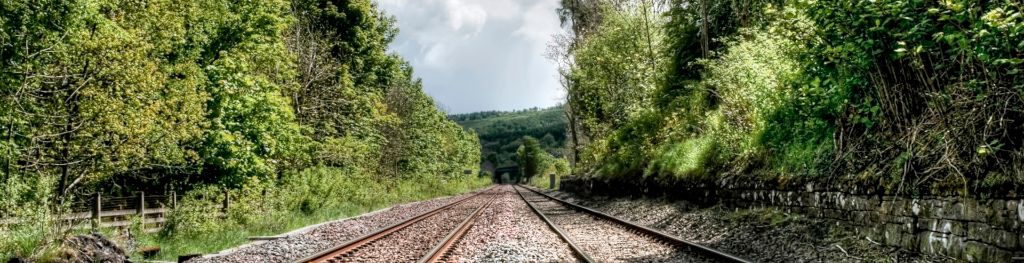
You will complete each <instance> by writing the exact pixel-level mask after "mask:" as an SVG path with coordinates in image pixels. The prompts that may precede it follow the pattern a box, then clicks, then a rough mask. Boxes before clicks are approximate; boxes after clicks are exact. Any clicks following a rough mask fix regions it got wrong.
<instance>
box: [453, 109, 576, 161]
mask: <svg viewBox="0 0 1024 263" xmlns="http://www.w3.org/2000/svg"><path fill="white" fill-rule="evenodd" d="M449 118H450V119H452V120H454V121H456V122H458V123H459V125H462V126H463V127H465V128H466V129H469V130H474V131H476V133H477V134H478V135H479V136H480V144H481V146H482V149H481V154H482V156H483V159H481V160H480V166H481V167H482V168H483V169H487V170H492V171H493V170H494V169H496V168H500V167H508V166H515V165H517V164H518V163H517V162H516V150H517V149H518V148H519V146H520V145H522V143H523V141H522V138H523V136H531V137H533V138H538V139H539V140H540V147H541V148H543V149H544V151H547V152H548V153H550V154H551V155H553V156H556V157H562V156H564V151H565V146H566V138H565V127H566V125H567V124H566V118H565V111H564V108H563V107H562V106H556V107H551V108H547V109H536V108H534V109H527V110H522V111H511V112H501V111H483V112H474V113H465V114H455V115H451V116H449Z"/></svg>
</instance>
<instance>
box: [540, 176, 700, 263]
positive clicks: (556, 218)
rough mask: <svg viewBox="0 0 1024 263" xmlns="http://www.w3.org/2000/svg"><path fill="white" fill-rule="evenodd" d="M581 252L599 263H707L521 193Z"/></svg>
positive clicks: (578, 212)
mask: <svg viewBox="0 0 1024 263" xmlns="http://www.w3.org/2000/svg"><path fill="white" fill-rule="evenodd" d="M521 193H522V194H523V196H524V197H526V200H527V201H529V202H531V203H533V206H534V207H536V208H537V210H539V211H540V212H541V213H543V214H544V215H546V216H547V217H548V219H550V220H551V222H552V223H554V224H555V225H557V226H558V227H560V228H561V229H562V231H564V233H565V234H566V235H567V236H568V237H569V239H570V240H573V242H575V243H576V245H577V246H579V247H580V249H582V250H583V252H585V253H587V254H589V255H590V256H591V257H592V258H593V259H594V260H596V261H599V262H708V259H705V258H702V257H700V256H697V255H694V254H690V253H687V252H686V251H684V250H681V249H678V248H676V247H673V246H671V245H668V244H665V243H663V242H661V241H659V240H657V239H655V238H653V237H651V236H647V235H643V234H640V233H638V232H635V231H634V230H631V229H627V228H626V226H623V225H620V224H618V223H614V222H612V221H608V220H604V219H600V218H597V217H595V216H593V215H590V214H587V213H584V212H580V211H576V210H574V209H571V208H569V207H567V206H565V205H563V204H561V203H558V202H556V201H554V200H551V199H549V198H547V197H544V196H542V195H539V194H537V193H533V192H530V191H525V190H524V191H521Z"/></svg>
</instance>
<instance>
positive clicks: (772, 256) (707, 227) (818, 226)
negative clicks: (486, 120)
mask: <svg viewBox="0 0 1024 263" xmlns="http://www.w3.org/2000/svg"><path fill="white" fill-rule="evenodd" d="M542 191H543V192H545V193H547V194H549V195H552V196H555V197H558V198H560V199H562V200H566V201H569V202H573V203H576V204H580V205H584V206H587V207H590V208H593V209H596V210H599V211H602V212H605V213H607V214H609V215H612V216H616V217H619V218H622V219H625V220H629V221H632V222H633V223H636V224H640V225H645V226H648V227H651V228H654V229H658V230H661V231H665V232H666V233H669V234H671V235H674V236H677V237H679V238H682V239H685V240H689V241H692V242H696V243H699V244H702V245H706V246H708V247H711V248H715V249H718V250H721V251H724V252H727V253H731V254H734V255H737V256H740V257H744V258H747V259H750V260H753V261H755V262H865V261H866V262H877V261H882V262H955V261H954V260H952V259H949V258H943V257H939V256H935V255H920V254H914V253H909V252H907V251H903V250H899V249H896V248H891V247H885V246H881V245H879V244H876V243H874V242H872V241H870V240H867V239H865V238H863V237H859V236H857V235H856V233H855V232H854V231H853V230H852V229H851V228H849V227H845V226H843V225H841V224H838V223H836V222H835V221H830V220H821V219H812V218H807V217H804V216H801V215H799V214H791V213H785V212H783V211H777V210H772V209H763V208H751V209H736V208H730V209H727V208H723V207H720V206H713V207H699V206H696V205H694V204H691V203H689V202H686V201H672V200H666V199H660V198H659V199H648V198H607V197H601V196H593V197H583V196H578V195H574V194H571V193H566V192H561V191H551V190H542Z"/></svg>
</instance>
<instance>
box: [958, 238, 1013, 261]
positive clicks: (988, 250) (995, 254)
mask: <svg viewBox="0 0 1024 263" xmlns="http://www.w3.org/2000/svg"><path fill="white" fill-rule="evenodd" d="M963 247H964V248H963V255H962V256H961V257H959V258H961V259H964V260H967V261H968V262H1009V261H1010V259H1011V258H1012V257H1013V254H1011V253H1010V252H1009V251H1007V250H1002V249H999V248H996V247H993V246H991V245H989V244H985V243H982V242H977V241H973V240H971V241H967V242H964V246H963Z"/></svg>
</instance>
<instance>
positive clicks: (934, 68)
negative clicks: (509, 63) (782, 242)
mask: <svg viewBox="0 0 1024 263" xmlns="http://www.w3.org/2000/svg"><path fill="white" fill-rule="evenodd" d="M1022 9H1024V5H1022V4H1021V3H1020V2H1019V1H1009V0H1004V1H982V2H978V1H959V0H943V1H913V0H909V1H908V0H887V1H885V0H880V1H856V0H849V1H847V0H837V1H805V0H782V1H780V0H728V1H708V0H672V1H645V0H640V1H605V0H563V1H562V8H561V9H560V10H559V15H560V16H561V18H562V22H563V23H564V25H565V26H566V27H567V28H569V29H570V30H569V32H568V33H566V34H564V35H562V36H558V37H556V38H555V39H556V43H555V45H554V49H555V52H553V54H552V56H551V57H552V59H554V60H555V61H556V62H558V63H559V64H560V65H561V73H562V76H563V80H564V81H563V83H564V85H565V88H566V90H567V92H568V94H567V101H566V105H565V109H566V112H567V113H568V115H569V129H568V130H569V131H570V133H571V134H570V135H569V136H567V137H568V138H570V139H569V143H570V146H569V147H568V148H569V149H568V151H569V153H567V154H566V156H568V157H571V158H573V160H572V161H573V163H574V174H578V175H582V176H590V177H595V178H601V179H605V180H629V181H651V182H656V183H663V184H666V185H677V184H688V185H695V186H697V185H720V184H726V183H728V182H748V183H754V184H759V185H768V186H772V187H775V186H780V187H802V186H803V185H805V184H807V183H811V182H820V183H819V184H816V185H819V186H824V187H832V188H838V189H847V190H850V191H854V190H856V191H868V192H877V193H887V194H896V195H925V194H928V195H943V196H980V197H984V196H1006V195H1007V194H1011V193H1017V194H1019V193H1020V192H1021V190H1024V148H1022V146H1024V100H1022V98H1024V73H1022V72H1021V71H1022V69H1024V64H1022V63H1024V14H1022ZM858 189H859V190H858Z"/></svg>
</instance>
